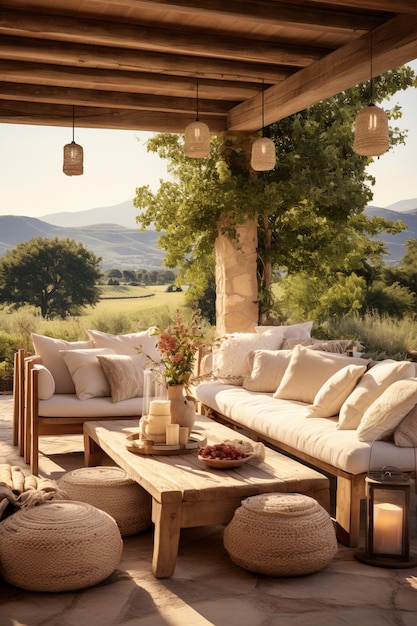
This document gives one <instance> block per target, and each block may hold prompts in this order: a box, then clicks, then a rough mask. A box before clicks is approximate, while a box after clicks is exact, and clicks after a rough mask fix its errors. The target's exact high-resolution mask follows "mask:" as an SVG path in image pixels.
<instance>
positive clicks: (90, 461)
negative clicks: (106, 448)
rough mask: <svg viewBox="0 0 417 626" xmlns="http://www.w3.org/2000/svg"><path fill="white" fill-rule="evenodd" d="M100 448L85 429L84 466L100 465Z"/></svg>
mask: <svg viewBox="0 0 417 626" xmlns="http://www.w3.org/2000/svg"><path fill="white" fill-rule="evenodd" d="M102 452H103V451H102V449H101V448H100V446H99V445H98V444H97V443H96V442H95V441H94V439H92V438H91V437H90V435H89V433H87V432H86V431H84V465H85V467H95V466H96V465H101V456H102Z"/></svg>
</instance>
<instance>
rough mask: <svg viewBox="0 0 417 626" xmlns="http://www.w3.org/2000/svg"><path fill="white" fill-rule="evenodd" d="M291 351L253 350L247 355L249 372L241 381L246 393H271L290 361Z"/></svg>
mask: <svg viewBox="0 0 417 626" xmlns="http://www.w3.org/2000/svg"><path fill="white" fill-rule="evenodd" d="M291 354H292V351H291V350H254V351H253V352H251V353H250V354H249V367H250V368H251V372H250V374H249V376H246V378H245V380H244V381H243V387H244V388H245V389H247V390H248V391H260V392H264V393H273V392H274V391H276V389H277V387H278V385H279V384H280V382H281V380H282V377H283V376H284V373H285V370H286V369H287V367H288V364H289V362H290V359H291Z"/></svg>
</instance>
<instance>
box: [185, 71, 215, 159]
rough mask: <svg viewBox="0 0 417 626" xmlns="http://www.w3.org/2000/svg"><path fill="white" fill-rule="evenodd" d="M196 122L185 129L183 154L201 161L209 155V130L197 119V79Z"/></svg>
mask: <svg viewBox="0 0 417 626" xmlns="http://www.w3.org/2000/svg"><path fill="white" fill-rule="evenodd" d="M196 113H197V115H196V120H195V122H191V124H188V126H187V127H186V128H185V132H184V154H185V156H188V157H192V158H194V159H203V158H204V157H206V156H208V155H209V154H210V130H209V127H208V126H207V124H205V123H204V122H200V121H199V119H198V79H197V111H196Z"/></svg>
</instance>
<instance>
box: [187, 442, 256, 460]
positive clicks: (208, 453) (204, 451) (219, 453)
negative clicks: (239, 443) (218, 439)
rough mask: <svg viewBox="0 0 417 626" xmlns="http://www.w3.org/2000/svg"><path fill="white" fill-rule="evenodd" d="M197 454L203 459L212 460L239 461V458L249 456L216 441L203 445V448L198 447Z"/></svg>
mask: <svg viewBox="0 0 417 626" xmlns="http://www.w3.org/2000/svg"><path fill="white" fill-rule="evenodd" d="M198 454H199V456H200V457H202V458H203V459H208V460H214V461H239V460H240V459H246V457H248V456H250V455H249V454H246V453H245V452H242V451H241V450H238V448H235V446H232V445H230V444H227V443H216V444H213V445H211V446H205V447H204V448H200V450H199V452H198Z"/></svg>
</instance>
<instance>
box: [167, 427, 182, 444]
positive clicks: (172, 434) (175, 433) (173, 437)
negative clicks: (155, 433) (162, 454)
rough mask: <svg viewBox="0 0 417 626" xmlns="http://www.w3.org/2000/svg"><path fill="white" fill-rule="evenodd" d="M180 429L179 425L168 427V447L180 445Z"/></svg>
mask: <svg viewBox="0 0 417 626" xmlns="http://www.w3.org/2000/svg"><path fill="white" fill-rule="evenodd" d="M179 435H180V427H179V425H178V424H168V426H167V427H166V442H167V444H168V445H177V444H178V443H179Z"/></svg>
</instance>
